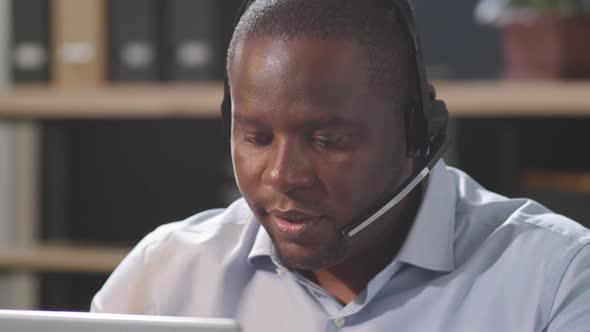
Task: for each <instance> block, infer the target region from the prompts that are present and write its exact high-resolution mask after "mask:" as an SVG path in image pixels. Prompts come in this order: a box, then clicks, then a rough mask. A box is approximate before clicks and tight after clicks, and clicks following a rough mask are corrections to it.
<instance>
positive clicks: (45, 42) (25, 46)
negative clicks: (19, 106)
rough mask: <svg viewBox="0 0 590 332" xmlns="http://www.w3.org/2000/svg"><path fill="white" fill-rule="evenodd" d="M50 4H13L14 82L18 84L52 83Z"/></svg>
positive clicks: (35, 0)
mask: <svg viewBox="0 0 590 332" xmlns="http://www.w3.org/2000/svg"><path fill="white" fill-rule="evenodd" d="M49 3H50V2H49V1H48V0H13V1H12V11H11V12H12V17H13V18H14V19H13V20H12V52H11V56H10V58H11V60H12V61H11V62H12V78H13V80H14V82H15V83H31V82H47V81H49V76H50V72H49V67H50V60H49Z"/></svg>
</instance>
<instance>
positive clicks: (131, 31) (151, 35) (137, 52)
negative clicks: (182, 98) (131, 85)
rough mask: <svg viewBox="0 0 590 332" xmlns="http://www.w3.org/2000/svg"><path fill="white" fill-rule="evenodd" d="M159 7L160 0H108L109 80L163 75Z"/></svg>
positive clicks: (127, 79)
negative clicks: (159, 63) (161, 70)
mask: <svg viewBox="0 0 590 332" xmlns="http://www.w3.org/2000/svg"><path fill="white" fill-rule="evenodd" d="M158 6H159V1H157V0H109V2H108V16H109V18H108V20H109V31H108V33H109V38H108V39H109V80H111V81H155V80H158V79H159V78H160V76H161V75H160V74H159V66H158V61H159V54H158V53H159V45H158V44H159V43H158V40H159V36H158V32H159V31H160V24H159V20H158V13H159V7H158Z"/></svg>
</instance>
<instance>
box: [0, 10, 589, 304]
mask: <svg viewBox="0 0 590 332" xmlns="http://www.w3.org/2000/svg"><path fill="white" fill-rule="evenodd" d="M475 5H476V1H475V0H462V1H452V2H441V1H432V0H415V1H414V6H415V10H416V16H417V20H418V24H419V32H420V34H421V37H422V42H423V46H424V51H425V60H426V62H427V67H428V70H429V72H430V75H431V78H433V79H434V80H435V85H436V87H437V88H438V94H439V97H441V98H443V99H445V100H446V101H447V103H448V105H449V109H450V112H451V116H452V121H451V126H450V134H451V137H452V141H453V144H452V147H451V149H450V151H449V152H448V154H447V156H446V159H447V161H448V163H449V164H451V165H455V166H458V167H460V168H462V169H463V170H465V171H466V172H468V173H469V174H471V175H472V176H473V177H474V178H475V179H476V180H478V181H479V182H480V183H482V184H483V185H485V186H486V187H488V188H489V189H491V190H494V191H497V192H500V193H502V194H505V195H510V196H527V197H532V198H534V199H537V200H539V201H541V202H542V203H544V204H546V205H547V206H549V207H550V208H553V209H555V210H556V211H557V212H560V213H564V214H566V215H569V216H571V217H573V218H575V219H576V220H578V221H580V222H582V223H585V224H586V225H587V226H588V225H590V204H588V202H590V200H589V198H590V194H589V193H590V154H589V153H588V152H587V151H588V148H587V147H586V144H587V143H589V142H590V118H589V115H590V102H589V101H588V100H590V83H588V82H587V81H585V80H584V74H583V73H580V75H576V74H577V73H576V71H575V70H574V72H573V74H572V73H571V72H568V73H566V74H559V73H558V74H557V75H553V76H554V77H544V78H543V79H542V80H536V79H530V78H529V79H525V80H522V79H513V78H512V79H507V78H506V76H507V72H508V65H507V64H506V61H505V60H504V59H505V53H506V52H505V51H504V50H505V49H504V45H505V39H506V36H505V30H506V29H502V28H500V27H497V26H492V25H482V24H479V23H477V22H475V19H474V8H475ZM238 6H239V1H237V0H223V1H219V0H165V1H164V0H0V307H1V308H31V309H51V310H87V309H88V307H89V303H90V300H91V297H92V295H93V294H94V293H95V292H96V291H97V290H98V289H99V287H100V286H101V284H102V283H103V282H104V281H105V280H106V277H107V276H108V274H109V273H110V272H111V271H112V270H113V268H114V267H115V266H116V264H117V263H118V262H119V261H120V260H121V258H122V257H123V256H124V255H125V253H126V252H128V250H129V248H131V247H132V246H133V245H134V244H135V243H136V242H137V241H139V240H140V239H141V238H142V236H144V235H145V234H147V233H148V232H149V231H151V230H153V229H154V228H155V227H157V226H158V225H160V224H162V223H166V222H171V221H176V220H182V219H184V218H186V217H188V216H190V215H191V214H194V213H196V212H199V211H202V210H204V209H209V208H216V207H223V206H226V205H227V204H228V203H229V202H231V201H233V200H234V199H235V198H236V197H238V193H237V189H236V187H235V185H234V183H233V178H232V170H231V163H230V160H229V155H228V144H227V139H226V138H224V137H223V134H222V131H221V122H220V119H219V118H218V105H219V103H220V102H221V96H222V85H221V80H222V78H223V66H224V53H225V48H226V46H227V42H228V40H229V37H230V34H231V23H232V21H233V19H234V16H235V12H236V10H237V7H238ZM562 38H565V37H562ZM541 42H542V41H541ZM531 61H532V60H531ZM578 68H581V67H578ZM560 75H561V76H566V77H559V76H560ZM525 76H526V75H525ZM577 76H581V79H580V77H577ZM570 77H577V79H576V80H572V79H570ZM586 77H587V76H586Z"/></svg>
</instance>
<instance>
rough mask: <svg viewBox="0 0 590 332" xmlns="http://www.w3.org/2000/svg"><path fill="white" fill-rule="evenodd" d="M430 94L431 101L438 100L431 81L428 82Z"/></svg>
mask: <svg viewBox="0 0 590 332" xmlns="http://www.w3.org/2000/svg"><path fill="white" fill-rule="evenodd" d="M428 96H429V97H430V100H431V101H435V100H436V89H435V88H434V85H432V84H431V83H430V82H428Z"/></svg>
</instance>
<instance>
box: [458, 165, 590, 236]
mask: <svg viewBox="0 0 590 332" xmlns="http://www.w3.org/2000/svg"><path fill="white" fill-rule="evenodd" d="M448 170H449V171H450V172H451V173H452V174H453V177H454V179H455V180H454V182H455V183H456V184H457V204H456V207H455V209H456V217H457V218H461V217H468V216H470V217H472V218H477V219H478V220H480V221H481V224H483V225H481V226H483V227H488V228H489V229H490V231H492V232H493V231H494V230H497V229H500V228H505V227H511V226H517V227H519V228H520V231H521V232H526V231H527V230H537V231H539V230H540V231H542V232H543V233H544V235H545V238H555V239H557V238H562V239H563V240H565V241H566V242H569V243H572V242H575V243H577V244H578V245H581V246H585V245H588V244H590V230H589V229H588V228H586V227H584V226H582V225H581V224H579V223H578V222H576V221H574V220H572V219H570V218H568V217H566V216H563V215H560V214H557V213H554V212H553V211H551V210H550V209H548V208H547V207H545V206H543V205H542V204H540V203H538V202H536V201H534V200H531V199H528V198H507V197H504V196H502V195H499V194H496V193H493V192H491V191H488V190H486V189H485V188H483V187H482V186H481V185H479V184H478V183H477V182H475V181H474V180H473V179H472V178H471V177H469V176H468V175H467V174H465V173H463V172H462V171H460V170H458V169H455V168H452V167H448Z"/></svg>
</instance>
